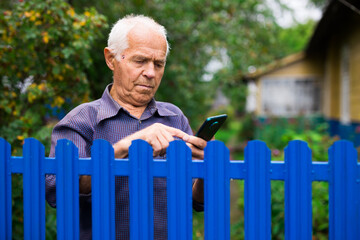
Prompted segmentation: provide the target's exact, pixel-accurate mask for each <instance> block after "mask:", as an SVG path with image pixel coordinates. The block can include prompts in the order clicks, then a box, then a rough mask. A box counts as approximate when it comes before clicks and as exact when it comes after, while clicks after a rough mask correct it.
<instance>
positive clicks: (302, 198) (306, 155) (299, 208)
mask: <svg viewBox="0 0 360 240" xmlns="http://www.w3.org/2000/svg"><path fill="white" fill-rule="evenodd" d="M311 166H312V165H311V150H310V149H309V147H308V146H307V143H305V142H302V141H291V142H289V145H288V146H287V147H286V148H285V171H286V173H285V239H294V240H296V239H298V240H303V239H308V240H310V239H311V238H312V202H311V201H312V197H311V196H312V195H311V189H312V185H311V183H312V181H311Z"/></svg>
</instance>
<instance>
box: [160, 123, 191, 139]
mask: <svg viewBox="0 0 360 240" xmlns="http://www.w3.org/2000/svg"><path fill="white" fill-rule="evenodd" d="M164 127H165V129H166V130H167V131H168V132H169V133H170V134H171V135H172V136H174V137H178V138H180V139H182V140H184V141H185V142H187V141H189V139H190V135H189V134H187V133H185V132H183V131H181V130H180V129H177V128H173V127H169V126H164Z"/></svg>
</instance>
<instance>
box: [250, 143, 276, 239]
mask: <svg viewBox="0 0 360 240" xmlns="http://www.w3.org/2000/svg"><path fill="white" fill-rule="evenodd" d="M270 158H271V156H270V150H269V148H268V147H267V146H266V144H265V143H264V142H261V141H258V140H255V141H250V142H249V143H248V145H247V146H246V148H245V169H246V176H245V239H252V240H265V239H271V185H270Z"/></svg>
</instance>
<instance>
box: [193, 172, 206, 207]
mask: <svg viewBox="0 0 360 240" xmlns="http://www.w3.org/2000/svg"><path fill="white" fill-rule="evenodd" d="M192 197H193V200H194V201H196V202H198V203H204V179H202V178H198V179H196V180H195V182H194V185H193V187H192Z"/></svg>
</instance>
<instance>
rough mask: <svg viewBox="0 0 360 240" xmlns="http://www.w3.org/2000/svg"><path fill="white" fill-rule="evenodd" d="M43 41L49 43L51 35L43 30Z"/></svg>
mask: <svg viewBox="0 0 360 240" xmlns="http://www.w3.org/2000/svg"><path fill="white" fill-rule="evenodd" d="M42 35H43V42H44V43H46V44H47V43H48V42H49V35H48V33H47V32H43V34H42Z"/></svg>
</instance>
